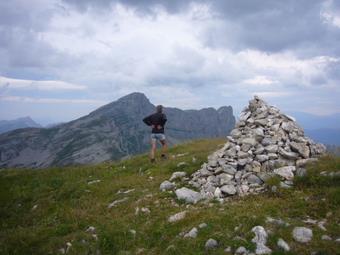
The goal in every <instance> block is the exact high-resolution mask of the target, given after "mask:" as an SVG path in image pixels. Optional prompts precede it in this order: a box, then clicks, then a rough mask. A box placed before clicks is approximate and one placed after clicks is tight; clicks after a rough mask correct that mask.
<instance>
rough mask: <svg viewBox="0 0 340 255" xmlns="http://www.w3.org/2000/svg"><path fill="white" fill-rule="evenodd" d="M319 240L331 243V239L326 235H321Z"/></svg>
mask: <svg viewBox="0 0 340 255" xmlns="http://www.w3.org/2000/svg"><path fill="white" fill-rule="evenodd" d="M321 240H327V241H331V240H332V237H330V236H328V235H322V236H321Z"/></svg>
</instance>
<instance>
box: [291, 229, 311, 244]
mask: <svg viewBox="0 0 340 255" xmlns="http://www.w3.org/2000/svg"><path fill="white" fill-rule="evenodd" d="M293 238H294V240H295V241H297V242H299V243H308V242H310V241H311V240H312V238H313V231H312V230H311V229H309V228H306V227H295V228H294V230H293Z"/></svg>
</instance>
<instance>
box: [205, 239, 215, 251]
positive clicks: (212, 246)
mask: <svg viewBox="0 0 340 255" xmlns="http://www.w3.org/2000/svg"><path fill="white" fill-rule="evenodd" d="M217 246H218V243H217V241H216V240H215V239H212V238H210V239H209V240H208V241H207V242H206V243H205V249H207V250H212V249H216V248H217Z"/></svg>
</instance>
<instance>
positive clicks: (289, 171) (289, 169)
mask: <svg viewBox="0 0 340 255" xmlns="http://www.w3.org/2000/svg"><path fill="white" fill-rule="evenodd" d="M295 170H296V168H295V166H284V167H280V168H277V169H274V173H276V174H277V175H279V176H281V177H283V178H284V179H286V180H292V179H293V178H294V173H293V172H294V171H295Z"/></svg>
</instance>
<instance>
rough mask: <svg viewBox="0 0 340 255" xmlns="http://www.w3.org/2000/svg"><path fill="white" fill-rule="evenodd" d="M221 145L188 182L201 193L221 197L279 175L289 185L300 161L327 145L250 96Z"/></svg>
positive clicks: (254, 188)
mask: <svg viewBox="0 0 340 255" xmlns="http://www.w3.org/2000/svg"><path fill="white" fill-rule="evenodd" d="M227 140H228V141H227V143H226V144H225V145H224V147H223V148H222V149H220V150H218V151H216V152H214V153H213V154H212V155H210V156H209V157H208V162H207V163H204V164H203V165H202V167H201V169H200V170H198V171H196V172H195V173H194V174H193V175H192V176H191V180H190V181H189V184H191V185H192V186H194V187H196V188H198V189H199V190H200V191H201V192H200V196H201V198H213V197H217V198H224V197H227V196H232V195H240V196H242V195H246V194H249V193H259V192H262V191H264V190H265V189H266V185H265V184H264V182H265V181H266V180H267V179H268V178H270V177H272V176H274V175H278V176H279V177H280V178H281V183H280V185H281V186H282V187H290V186H291V185H292V184H293V178H294V176H296V175H304V174H305V173H306V170H305V169H304V166H305V165H306V164H307V163H309V162H313V161H316V160H317V157H319V156H320V155H322V154H324V153H325V151H326V147H325V146H324V145H322V144H317V143H314V142H313V141H312V140H311V139H310V138H308V137H305V136H304V131H303V129H302V128H301V127H299V126H298V124H297V123H296V122H295V120H294V118H292V117H290V116H288V115H285V114H283V113H281V112H280V110H279V109H278V108H276V107H274V106H269V105H268V104H267V103H265V102H264V101H263V100H261V99H260V98H259V97H257V96H255V97H254V99H253V100H251V101H249V106H248V107H247V108H245V109H244V110H243V112H242V113H241V114H240V118H239V121H238V123H237V124H236V127H235V129H233V130H232V131H231V133H230V136H228V137H227Z"/></svg>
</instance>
